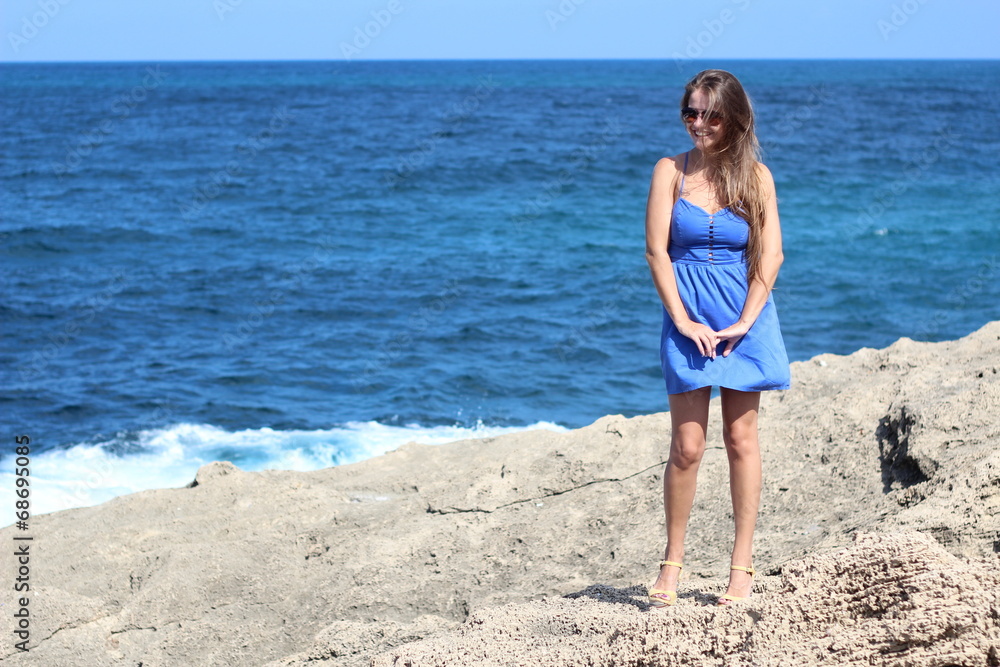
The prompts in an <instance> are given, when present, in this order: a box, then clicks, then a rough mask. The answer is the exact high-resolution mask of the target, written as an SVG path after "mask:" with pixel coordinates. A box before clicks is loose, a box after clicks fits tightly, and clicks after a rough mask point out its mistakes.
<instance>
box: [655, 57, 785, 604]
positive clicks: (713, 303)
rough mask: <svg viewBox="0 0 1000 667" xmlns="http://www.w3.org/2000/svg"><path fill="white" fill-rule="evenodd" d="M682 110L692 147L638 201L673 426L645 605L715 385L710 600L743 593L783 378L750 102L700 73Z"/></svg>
mask: <svg viewBox="0 0 1000 667" xmlns="http://www.w3.org/2000/svg"><path fill="white" fill-rule="evenodd" d="M681 119H682V120H683V122H684V125H685V127H686V128H687V131H688V134H689V135H690V136H691V141H692V142H693V143H694V146H693V148H692V149H691V150H689V151H688V152H686V153H683V154H681V155H677V156H674V157H672V158H662V159H661V160H660V161H659V162H658V163H657V164H656V167H655V168H654V170H653V177H652V182H651V184H650V188H649V201H648V203H647V207H646V259H647V260H648V262H649V268H650V271H651V272H652V276H653V283H654V284H655V286H656V291H657V292H658V293H659V295H660V300H661V301H662V302H663V332H662V335H661V339H660V361H661V365H662V367H663V376H664V380H665V381H666V385H667V393H668V394H669V397H670V418H671V424H672V437H671V442H670V456H669V458H668V460H667V466H666V470H665V471H664V475H663V505H664V510H665V513H666V524H667V547H666V551H665V553H664V560H663V561H661V562H660V574H659V577H658V578H657V580H656V583H655V584H654V585H653V588H652V589H650V591H649V601H650V604H651V605H652V606H654V607H662V606H666V605H671V604H674V602H676V600H677V592H676V591H677V580H678V579H679V577H680V572H681V568H682V567H683V566H682V563H683V562H684V533H685V530H686V528H687V521H688V516H689V515H690V513H691V506H692V504H693V503H694V494H695V483H696V478H697V473H698V465H699V463H700V462H701V457H702V454H703V453H704V451H705V431H706V428H707V425H708V405H709V398H710V397H711V390H712V387H713V386H718V387H720V392H721V395H722V396H721V398H722V418H723V439H724V441H725V445H726V453H727V455H728V457H729V485H730V493H731V495H732V500H733V515H734V517H735V522H736V538H735V541H734V544H733V551H732V558H731V569H730V572H729V586H728V588H727V590H726V593H725V595H722V596H720V598H719V604H721V605H725V604H732V603H733V601H735V600H741V599H745V598H747V597H749V596H750V590H751V588H752V583H753V582H752V579H753V575H754V574H755V572H754V569H753V564H752V552H753V531H754V527H755V525H756V522H757V507H758V504H759V501H760V488H761V464H760V450H759V448H758V445H757V409H758V405H759V403H760V392H761V391H764V390H769V389H787V388H788V387H789V384H790V378H789V372H788V357H787V356H786V354H785V346H784V343H783V341H782V339H781V332H780V330H779V328H778V316H777V312H776V311H775V307H774V302H773V300H772V298H771V295H770V292H771V288H772V287H773V286H774V281H775V279H776V278H777V276H778V268H779V267H780V266H781V262H782V252H781V228H780V225H779V222H778V205H777V196H776V193H775V189H774V179H773V177H772V176H771V172H770V171H769V170H768V169H767V167H765V166H764V165H763V164H761V163H760V162H759V161H758V159H757V158H758V155H759V153H760V145H759V143H758V141H757V136H756V134H755V132H754V115H753V107H752V105H751V102H750V99H749V97H748V96H747V94H746V92H745V91H744V90H743V86H742V85H740V82H739V81H738V80H737V79H736V77H734V76H733V75H732V74H730V73H729V72H725V71H722V70H705V71H703V72H701V73H699V74H697V75H696V76H695V77H694V78H693V79H691V81H689V82H688V84H687V85H686V86H685V88H684V96H683V98H682V100H681Z"/></svg>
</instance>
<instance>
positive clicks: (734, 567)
mask: <svg viewBox="0 0 1000 667" xmlns="http://www.w3.org/2000/svg"><path fill="white" fill-rule="evenodd" d="M729 569H730V570H742V571H743V572H746V573H747V574H749V575H750V576H751V577H752V576H754V575H755V574H757V570H755V569H753V565H751V566H750V567H741V566H740V565H730V566H729Z"/></svg>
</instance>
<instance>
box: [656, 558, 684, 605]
mask: <svg viewBox="0 0 1000 667" xmlns="http://www.w3.org/2000/svg"><path fill="white" fill-rule="evenodd" d="M664 565H673V566H674V567H676V568H677V569H678V570H683V569H684V566H683V565H681V564H680V563H675V562H674V561H672V560H661V561H660V567H661V568H662V567H663V566H664ZM680 577H681V574H680V572H678V573H677V579H678V581H680ZM648 594H649V605H650V606H651V607H657V608H659V607H668V606H670V605H672V604H673V603H675V602H677V591H662V590H660V589H658V588H650V589H649V591H648Z"/></svg>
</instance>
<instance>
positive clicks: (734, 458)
mask: <svg viewBox="0 0 1000 667" xmlns="http://www.w3.org/2000/svg"><path fill="white" fill-rule="evenodd" d="M759 407H760V392H759V391H737V390H735V389H726V388H723V389H722V434H723V440H724V442H725V443H726V454H727V455H728V456H729V490H730V494H731V495H732V499H733V518H734V519H735V523H736V539H735V541H734V543H733V553H732V561H731V563H730V564H731V565H739V566H741V567H749V566H750V565H751V564H752V562H753V533H754V529H755V528H756V526H757V510H758V507H759V506H760V488H761V462H760V446H759V444H758V441H757V410H758V408H759ZM751 588H752V581H751V579H750V575H749V574H748V573H746V572H743V571H742V570H730V572H729V588H728V590H726V593H728V594H730V595H733V596H736V597H746V596H748V595H750V589H751Z"/></svg>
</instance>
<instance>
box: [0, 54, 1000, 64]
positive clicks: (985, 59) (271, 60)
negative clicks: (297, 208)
mask: <svg viewBox="0 0 1000 667" xmlns="http://www.w3.org/2000/svg"><path fill="white" fill-rule="evenodd" d="M677 60H678V59H677V58H673V57H656V58H631V57H621V58H617V57H616V58H534V57H532V58H351V59H345V58H264V59H261V58H235V59H232V58H230V59H224V58H219V59H200V58H179V59H168V60H156V59H153V60H148V59H146V60H128V59H122V60H112V59H108V60H0V65H97V64H128V63H135V64H143V63H341V64H349V63H412V62H540V61H545V62H607V61H612V62H620V61H628V62H676V61H677ZM682 60H684V61H687V62H692V63H704V62H726V61H740V62H748V61H753V62H782V61H798V62H804V61H806V62H807V61H858V62H861V61H867V62H872V61H878V62H939V61H952V62H962V61H967V62H971V61H975V62H1000V57H967V56H962V57H959V56H944V57H939V58H908V57H899V58H886V57H879V58H873V57H863V56H829V57H809V58H795V57H771V58H740V57H729V58H682Z"/></svg>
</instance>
